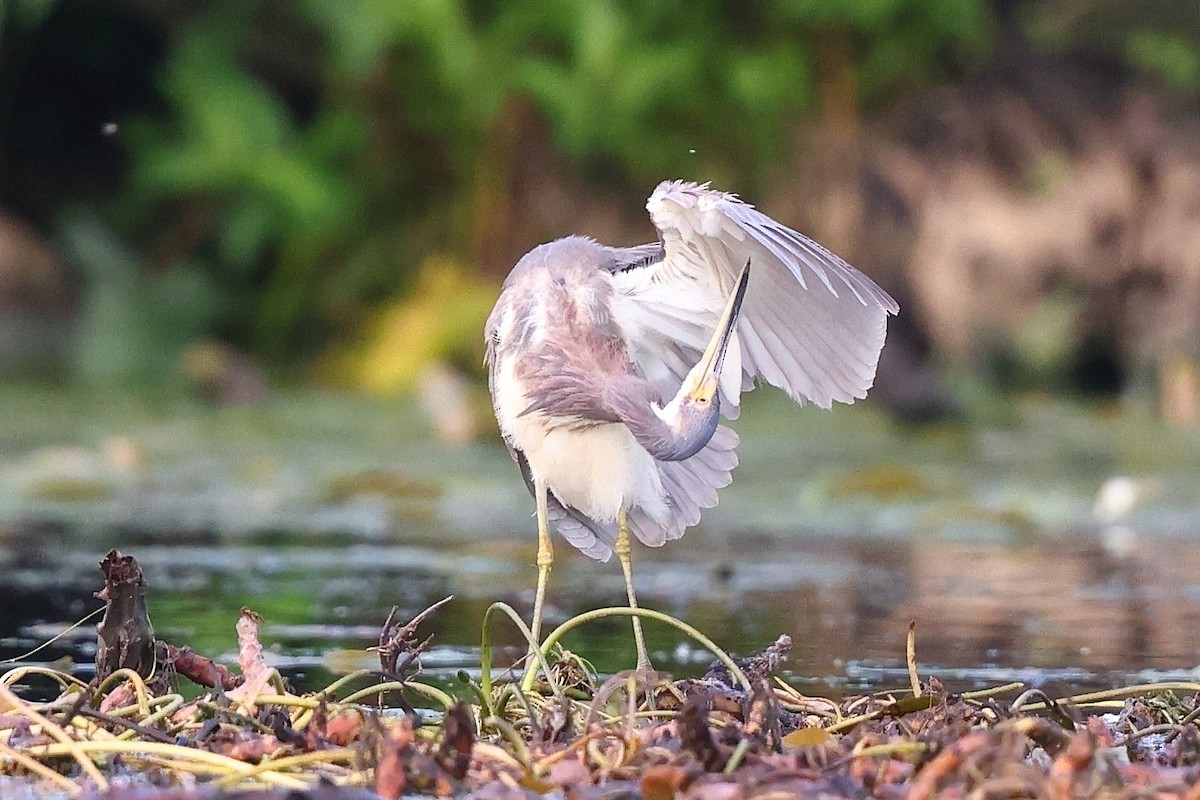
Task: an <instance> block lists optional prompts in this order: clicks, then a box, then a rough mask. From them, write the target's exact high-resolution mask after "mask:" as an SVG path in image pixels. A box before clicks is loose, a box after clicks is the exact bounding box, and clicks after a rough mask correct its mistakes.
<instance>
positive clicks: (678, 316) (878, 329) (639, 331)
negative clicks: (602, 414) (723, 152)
mask: <svg viewBox="0 0 1200 800" xmlns="http://www.w3.org/2000/svg"><path fill="white" fill-rule="evenodd" d="M646 207H647V209H648V210H649V211H650V217H651V219H652V220H653V222H654V224H655V226H656V227H657V228H658V231H659V237H660V240H661V244H660V245H659V246H658V247H659V248H660V249H659V250H658V251H656V250H655V249H654V248H655V246H654V245H643V246H641V247H640V248H628V249H624V250H614V253H628V254H629V255H628V256H626V257H624V258H623V259H622V258H617V261H619V262H621V263H622V264H626V265H628V264H636V265H637V266H630V267H627V268H624V269H622V270H621V271H618V272H616V273H615V274H614V282H615V283H616V284H617V287H618V289H619V302H618V304H617V314H618V317H619V319H620V321H621V323H622V325H625V326H626V327H627V328H628V327H632V328H633V331H632V333H629V334H627V338H629V339H630V340H631V341H634V342H639V343H640V345H639V346H638V347H637V348H636V352H635V353H634V359H635V361H637V362H638V366H639V368H641V369H642V371H643V373H644V374H646V375H647V376H648V378H649V376H655V377H654V378H651V380H654V381H655V383H656V386H657V388H658V389H659V391H660V392H662V393H663V394H664V396H671V395H672V394H673V393H674V391H675V390H676V389H677V388H678V386H679V383H680V381H682V379H683V377H684V376H685V375H686V374H687V370H688V369H690V367H691V366H692V364H694V363H695V360H696V358H697V357H698V356H699V354H700V352H702V351H703V349H704V347H705V345H706V344H707V343H708V338H709V337H710V336H711V333H712V330H713V327H714V326H715V324H716V320H717V317H718V316H719V314H720V310H721V308H722V307H723V305H724V303H725V300H726V298H727V296H728V293H729V292H730V291H731V290H732V287H733V283H734V281H735V279H736V276H737V273H738V270H739V269H740V268H741V265H742V264H744V263H745V262H746V259H750V261H751V264H752V265H753V269H752V270H751V276H750V286H749V289H748V290H747V293H746V299H745V302H744V303H743V305H742V313H741V318H740V319H739V321H738V327H737V334H738V338H739V341H740V346H739V350H740V356H741V364H740V367H741V372H742V375H740V376H738V375H725V376H722V383H721V389H722V392H721V394H722V411H723V412H724V413H725V415H726V416H727V417H730V418H734V417H736V415H737V411H738V408H737V406H738V403H739V400H740V396H739V395H740V392H741V391H742V390H744V389H749V388H751V387H752V386H753V382H754V379H755V378H761V379H763V380H765V381H767V382H768V383H770V384H772V385H775V386H778V387H779V388H781V389H783V390H784V391H786V392H787V393H788V394H789V395H790V396H791V397H792V398H793V399H795V400H796V401H797V402H804V401H805V400H807V401H810V402H813V403H815V404H816V405H818V406H821V407H822V408H829V407H830V406H831V405H832V404H833V402H834V401H838V402H843V403H850V402H853V401H854V400H856V399H859V398H862V397H865V396H866V393H867V390H868V389H869V388H870V386H871V384H872V383H873V382H874V379H875V369H876V366H877V364H878V362H879V352H880V350H881V349H882V348H883V342H884V337H885V335H886V329H887V317H888V315H890V314H895V313H896V312H897V311H898V307H897V305H896V302H895V301H894V300H893V299H892V298H891V297H890V296H888V294H887V292H885V291H883V289H881V288H879V286H877V285H876V284H875V282H874V281H872V280H871V279H870V278H868V277H867V276H866V275H864V274H863V273H861V272H859V271H858V270H857V269H855V268H854V267H852V266H851V265H850V264H848V263H846V262H845V261H844V260H842V259H841V258H839V257H838V256H836V255H834V254H833V253H831V252H830V251H829V250H827V249H826V248H825V247H822V246H821V245H820V244H818V243H817V242H814V241H813V240H811V239H809V238H808V237H806V236H804V235H803V234H801V233H799V232H797V231H794V230H792V229H791V228H788V227H787V226H785V225H781V224H780V223H778V222H776V221H775V220H773V219H771V218H770V217H768V216H767V215H765V214H763V213H762V212H760V211H758V210H756V209H755V208H754V207H753V206H750V205H748V204H746V203H743V202H742V201H741V200H739V199H738V198H737V197H735V196H733V195H729V194H725V193H723V192H717V191H713V190H711V189H709V188H708V186H707V184H705V185H701V184H695V183H685V182H682V181H668V182H665V183H662V184H660V185H659V186H658V188H657V189H655V191H654V194H652V195H651V197H650V200H649V201H648V202H647V204H646ZM659 256H660V257H659ZM656 257H658V259H657V260H655V258H656ZM731 368H732V367H731V365H729V364H727V366H726V371H727V372H728V371H730V369H731Z"/></svg>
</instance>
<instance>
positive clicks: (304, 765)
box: [0, 551, 1200, 800]
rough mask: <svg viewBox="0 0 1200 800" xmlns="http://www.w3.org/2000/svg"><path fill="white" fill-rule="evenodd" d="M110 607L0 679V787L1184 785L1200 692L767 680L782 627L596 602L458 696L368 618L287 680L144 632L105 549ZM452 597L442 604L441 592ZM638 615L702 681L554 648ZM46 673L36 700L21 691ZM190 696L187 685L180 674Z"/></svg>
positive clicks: (604, 790)
mask: <svg viewBox="0 0 1200 800" xmlns="http://www.w3.org/2000/svg"><path fill="white" fill-rule="evenodd" d="M101 570H102V572H103V574H104V579H105V585H104V588H103V589H102V590H101V591H100V592H99V594H98V597H100V598H101V599H102V600H104V601H105V603H106V606H105V613H104V618H103V620H102V621H101V623H100V625H99V626H98V628H97V653H96V677H95V679H94V680H92V681H91V682H90V683H85V682H84V681H82V680H79V679H78V678H76V677H74V676H72V675H70V674H67V673H63V672H59V671H56V670H54V669H51V668H50V667H47V666H30V665H28V664H26V665H24V666H19V667H16V668H13V669H10V670H9V671H8V672H7V673H5V674H4V675H3V676H0V765H2V771H0V796H3V795H10V794H12V795H19V796H26V797H28V796H44V795H57V796H60V797H71V798H73V797H79V796H87V797H105V798H145V799H146V800H165V799H166V798H212V797H225V796H234V797H243V798H252V797H253V798H305V797H311V798H372V797H384V798H397V797H400V796H406V797H416V796H463V797H480V798H507V797H532V796H537V795H542V794H555V795H559V796H563V797H567V798H572V799H573V800H574V799H578V800H586V798H592V797H597V798H598V797H605V798H609V797H644V798H650V799H652V800H665V799H666V798H672V797H682V798H698V799H700V800H704V799H707V798H711V800H727V799H728V800H732V799H733V798H776V797H779V798H783V797H810V796H811V797H817V796H820V797H824V798H843V797H845V798H865V797H881V798H892V797H896V798H899V797H905V798H926V797H966V798H980V799H981V800H983V799H985V798H1016V797H1039V798H1040V797H1047V798H1086V797H1105V798H1116V797H1129V798H1133V797H1155V798H1169V797H1184V798H1193V799H1195V800H1200V728H1198V725H1197V720H1198V719H1200V705H1198V702H1197V697H1198V693H1200V683H1198V684H1189V683H1173V684H1153V685H1144V686H1133V687H1125V688H1121V689H1114V690H1111V691H1106V692H1094V693H1091V694H1088V695H1077V696H1074V697H1061V698H1052V697H1049V696H1047V695H1046V694H1045V693H1043V692H1042V691H1039V690H1036V689H1028V688H1027V687H1025V686H1024V685H1022V684H1015V683H1014V684H1008V685H1005V686H999V687H995V688H993V689H988V690H984V691H975V692H968V693H963V694H953V693H949V692H947V691H946V690H945V689H944V688H943V687H942V686H941V685H939V684H938V682H937V681H936V680H931V681H922V680H921V679H920V675H919V670H918V669H917V665H916V658H915V650H914V641H915V639H914V637H913V633H912V631H911V630H910V635H909V652H908V663H909V672H910V677H911V682H910V685H909V686H907V687H904V688H903V689H897V690H896V691H892V692H877V693H873V694H869V695H864V696H861V697H853V698H849V699H845V700H842V701H840V702H834V701H832V700H828V699H823V698H818V697H806V696H804V695H802V694H800V693H799V692H798V691H796V690H795V689H794V688H792V687H790V686H789V685H788V684H787V683H786V682H784V681H782V680H780V679H778V678H776V677H774V676H773V672H774V671H775V669H776V668H777V667H778V665H779V663H780V661H781V660H782V659H783V658H784V657H785V656H786V654H787V651H788V649H789V648H790V646H791V641H790V640H789V639H788V637H786V636H781V637H780V638H779V639H778V640H777V641H776V642H774V643H772V644H770V645H768V646H767V647H765V648H764V649H763V650H762V651H761V652H759V653H757V654H754V655H752V656H750V657H748V658H745V659H741V660H732V659H730V657H729V656H728V655H726V654H725V653H723V652H721V651H720V650H719V648H717V647H716V645H715V644H713V643H712V642H711V641H710V640H708V639H707V638H706V637H704V635H703V634H701V633H700V632H699V631H695V630H692V629H691V628H689V627H688V626H687V625H686V624H685V623H683V622H681V621H679V620H673V619H671V618H669V617H666V616H665V615H662V614H658V613H657V612H654V611H648V610H638V611H634V610H631V609H627V608H614V609H600V610H597V611H593V612H589V613H588V614H584V615H581V616H580V617H576V618H575V619H573V620H570V621H568V622H567V623H564V624H563V625H562V626H560V627H559V628H558V629H557V630H556V631H554V632H552V633H551V634H550V635H549V636H548V637H547V638H546V639H545V641H543V642H541V643H539V645H540V647H539V648H537V649H536V650H533V649H532V648H531V654H530V657H528V658H527V659H526V661H527V663H526V664H525V666H523V667H520V668H519V669H518V670H517V671H516V672H515V673H514V672H513V671H511V670H510V671H509V672H506V673H505V674H506V675H509V676H511V675H514V674H516V675H517V677H515V678H512V677H509V678H506V679H504V680H501V679H499V678H497V677H496V676H494V675H493V670H492V665H491V663H490V662H491V648H490V645H489V642H488V634H487V631H488V628H489V626H490V625H494V624H501V621H500V619H497V618H496V617H497V616H499V617H508V618H509V620H510V623H509V624H514V625H516V626H517V627H518V628H521V629H522V630H523V631H524V632H525V633H526V635H528V630H527V629H525V628H524V624H523V623H522V622H521V621H520V619H519V618H518V616H517V615H516V613H515V612H513V610H512V609H511V608H509V607H508V606H505V605H503V604H496V605H494V606H493V607H492V609H491V610H490V611H489V614H488V617H487V618H485V620H484V626H483V627H484V630H483V633H482V639H483V648H482V653H483V656H482V663H481V665H480V666H481V677H480V679H479V680H478V681H475V680H472V679H470V678H468V677H467V676H466V675H462V676H460V678H461V680H460V685H459V687H458V688H457V689H456V690H455V691H454V692H453V693H451V692H448V691H446V690H445V689H442V688H439V687H436V686H433V685H431V684H428V683H424V682H422V681H421V679H420V655H421V652H422V651H423V650H424V649H425V648H427V647H428V646H429V643H430V639H429V637H422V636H421V634H420V632H419V630H420V626H421V624H422V622H423V621H424V620H425V619H426V618H427V617H428V616H429V615H431V614H434V613H446V612H445V609H444V608H442V606H443V605H444V604H445V603H446V602H447V601H442V602H441V603H438V604H436V605H435V606H433V607H431V608H429V609H427V610H426V611H424V612H422V613H421V614H420V615H418V616H417V617H416V618H414V619H412V620H409V621H398V620H396V619H395V615H396V612H395V609H393V611H392V614H391V615H390V616H389V617H388V618H387V620H386V622H385V623H384V624H383V626H382V630H381V633H380V640H379V646H378V648H376V649H377V651H378V655H379V664H380V666H379V669H378V670H375V671H363V672H358V673H354V674H351V675H347V676H345V677H343V678H341V679H339V680H338V681H337V682H335V683H334V684H332V685H330V686H328V687H326V688H325V689H323V690H322V691H320V692H316V693H313V694H296V693H294V692H293V691H291V690H290V688H289V687H288V686H287V684H286V682H285V681H284V680H283V679H282V678H281V676H280V675H279V673H278V672H277V671H276V670H274V669H272V668H270V667H269V666H268V665H267V663H266V660H265V658H264V654H263V650H262V646H261V644H260V643H259V639H258V624H259V621H260V620H259V618H258V617H257V615H255V614H254V613H253V612H252V611H249V610H244V611H243V612H242V614H241V616H240V617H239V618H238V619H237V620H236V621H234V620H231V621H230V622H231V624H233V625H235V626H236V630H237V635H238V645H239V663H238V666H237V669H236V670H231V669H229V668H228V667H226V666H224V665H221V664H217V663H215V662H213V661H212V660H210V659H208V658H206V657H205V656H204V655H203V654H199V653H195V652H192V651H191V650H190V649H188V648H187V647H185V646H180V645H179V644H176V643H169V642H164V641H162V640H159V639H157V638H156V637H155V635H154V630H153V627H152V626H151V622H150V613H149V608H148V604H147V599H146V580H145V577H144V575H143V573H142V570H141V567H140V566H139V565H138V563H137V561H136V560H135V559H133V558H132V557H130V556H128V555H122V554H120V553H117V552H115V551H114V552H110V553H109V554H108V555H107V556H106V557H105V559H104V561H103V562H102V563H101ZM447 600H449V598H448V599H447ZM634 613H636V614H639V615H641V616H646V617H652V618H656V619H660V620H662V621H664V622H667V623H668V624H671V625H675V626H676V627H678V628H680V629H681V630H684V631H685V632H687V633H688V634H689V635H691V636H692V637H693V638H695V639H696V640H697V641H698V642H699V643H700V644H701V645H703V646H705V647H708V648H709V649H711V650H712V651H713V653H714V659H715V660H714V665H713V667H712V668H711V669H709V671H708V672H707V673H706V674H705V675H703V676H701V677H693V678H684V679H681V680H672V679H671V678H670V677H668V676H666V675H663V674H657V673H633V672H631V673H622V674H618V675H615V676H613V677H611V678H609V679H608V680H606V681H603V682H600V681H599V680H598V679H597V677H596V675H595V674H594V672H593V671H592V670H591V668H590V667H589V665H588V664H587V662H586V661H585V660H584V659H582V658H580V657H579V656H577V655H574V654H572V653H570V652H568V651H566V650H563V649H562V648H561V647H560V646H559V645H558V644H557V642H558V640H559V638H561V636H562V634H563V633H565V632H566V631H567V630H571V629H573V628H574V627H577V626H579V625H583V624H587V623H588V622H590V621H592V620H594V619H598V618H601V617H606V616H614V615H630V614H634ZM34 678H37V679H40V680H45V679H47V678H49V679H51V680H53V681H55V682H56V683H57V685H58V686H59V687H60V688H61V694H60V695H59V696H58V697H57V698H56V699H54V700H51V701H49V702H41V703H35V702H30V701H28V700H26V699H23V698H22V696H21V695H22V687H23V686H24V685H25V684H26V683H27V682H28V681H29V680H30V679H34ZM190 684H194V685H197V686H199V687H202V688H201V689H200V690H199V691H200V694H199V696H197V697H196V698H195V699H192V700H187V699H185V696H193V695H195V694H196V691H197V690H196V689H195V688H194V687H193V688H190V689H189V688H188V686H189V685H190Z"/></svg>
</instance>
